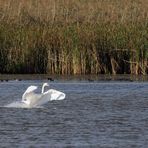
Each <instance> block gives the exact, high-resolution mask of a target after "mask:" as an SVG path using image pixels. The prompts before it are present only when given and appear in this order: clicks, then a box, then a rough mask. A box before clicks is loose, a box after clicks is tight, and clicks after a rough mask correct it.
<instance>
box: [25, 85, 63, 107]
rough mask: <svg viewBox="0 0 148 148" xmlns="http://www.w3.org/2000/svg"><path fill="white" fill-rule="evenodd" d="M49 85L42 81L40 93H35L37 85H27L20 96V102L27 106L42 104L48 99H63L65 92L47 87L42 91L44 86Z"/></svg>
mask: <svg viewBox="0 0 148 148" xmlns="http://www.w3.org/2000/svg"><path fill="white" fill-rule="evenodd" d="M46 86H49V85H48V83H44V84H43V86H42V91H41V93H36V92H35V90H37V86H33V85H31V86H29V87H28V88H27V90H26V91H25V92H24V94H23V96H22V102H23V103H25V104H27V105H28V106H29V107H35V106H42V105H44V104H45V103H47V102H48V101H52V100H63V99H65V93H63V92H60V91H57V90H55V89H49V90H47V91H44V89H45V87H46Z"/></svg>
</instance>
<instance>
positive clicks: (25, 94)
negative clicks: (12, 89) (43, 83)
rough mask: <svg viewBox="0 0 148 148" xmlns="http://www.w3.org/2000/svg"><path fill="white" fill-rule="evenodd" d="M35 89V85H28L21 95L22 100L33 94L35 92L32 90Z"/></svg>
mask: <svg viewBox="0 0 148 148" xmlns="http://www.w3.org/2000/svg"><path fill="white" fill-rule="evenodd" d="M36 89H37V86H34V85H31V86H29V87H28V88H27V89H26V91H25V92H24V94H23V95H22V101H23V102H24V101H25V99H26V98H28V97H31V96H33V95H34V94H35V93H34V91H35V90H36Z"/></svg>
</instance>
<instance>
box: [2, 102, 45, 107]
mask: <svg viewBox="0 0 148 148" xmlns="http://www.w3.org/2000/svg"><path fill="white" fill-rule="evenodd" d="M4 107H8V108H43V106H29V105H27V104H25V103H23V102H21V101H16V102H12V103H10V104H7V105H5V106H4Z"/></svg>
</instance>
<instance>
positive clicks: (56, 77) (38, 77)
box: [0, 74, 148, 82]
mask: <svg viewBox="0 0 148 148" xmlns="http://www.w3.org/2000/svg"><path fill="white" fill-rule="evenodd" d="M10 80H15V81H22V80H48V81H54V80H64V81H70V80H77V81H88V82H94V81H130V82H133V81H148V75H128V74H120V75H119V74H118V75H106V74H105V75H104V74H99V75H49V74H0V81H1V82H3V81H10Z"/></svg>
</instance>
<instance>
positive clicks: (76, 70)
mask: <svg viewBox="0 0 148 148" xmlns="http://www.w3.org/2000/svg"><path fill="white" fill-rule="evenodd" d="M147 10H148V2H147V1H146V0H110V1H108V0H27V1H26V0H0V73H50V74H99V73H101V74H125V73H127V74H147V73H148V12H147Z"/></svg>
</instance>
